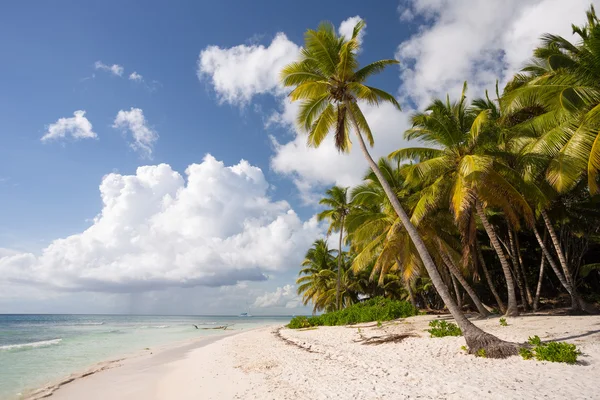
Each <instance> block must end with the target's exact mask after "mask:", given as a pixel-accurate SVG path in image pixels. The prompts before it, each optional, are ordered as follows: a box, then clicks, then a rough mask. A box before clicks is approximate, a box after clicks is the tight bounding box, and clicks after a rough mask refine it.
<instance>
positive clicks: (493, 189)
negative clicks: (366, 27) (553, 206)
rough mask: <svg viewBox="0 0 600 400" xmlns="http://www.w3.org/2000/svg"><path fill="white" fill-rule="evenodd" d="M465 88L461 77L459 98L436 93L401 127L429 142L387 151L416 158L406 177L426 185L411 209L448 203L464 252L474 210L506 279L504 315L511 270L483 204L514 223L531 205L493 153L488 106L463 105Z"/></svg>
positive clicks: (511, 295) (512, 298)
mask: <svg viewBox="0 0 600 400" xmlns="http://www.w3.org/2000/svg"><path fill="white" fill-rule="evenodd" d="M466 88H467V85H466V82H465V85H464V87H463V92H462V94H461V98H460V100H459V101H458V102H455V103H451V102H450V99H449V98H448V99H447V100H446V102H444V101H442V100H439V99H437V100H434V101H433V102H432V103H431V105H429V107H427V109H426V110H425V112H420V113H416V114H415V115H414V116H413V117H412V122H413V127H412V128H411V129H409V130H408V131H406V133H405V137H406V138H407V139H418V140H420V141H421V142H423V143H425V144H430V145H432V146H433V147H413V148H404V149H400V150H397V151H395V152H393V153H391V154H390V157H392V158H395V159H397V160H398V161H399V162H401V161H406V160H411V161H416V162H415V163H414V164H413V165H409V166H407V167H406V170H407V172H406V182H407V184H409V185H419V186H422V187H425V188H426V189H425V190H422V195H421V196H422V198H421V200H420V205H419V206H418V208H417V209H416V210H415V212H414V213H415V214H416V215H418V216H419V220H420V219H423V218H425V216H426V215H427V212H431V211H432V210H435V209H439V208H441V207H445V206H444V203H445V204H449V205H450V209H451V211H452V212H453V215H454V218H455V221H456V224H457V226H458V227H459V229H460V231H461V234H462V235H463V240H464V243H465V246H464V250H465V251H466V252H469V251H470V250H471V249H472V248H473V246H474V244H475V240H476V238H475V232H476V222H475V215H477V216H478V217H479V219H480V221H481V224H482V225H483V228H484V230H485V232H486V233H487V235H488V237H489V239H490V243H491V245H492V248H493V249H494V250H495V252H496V254H497V256H498V259H499V260H500V264H501V266H502V271H503V273H504V277H505V279H506V284H507V291H508V306H507V309H506V315H507V316H515V315H518V308H517V300H516V294H515V285H514V281H513V278H512V273H511V270H510V266H509V264H508V259H507V257H506V254H505V253H504V251H503V249H502V247H501V245H500V240H499V238H498V235H497V233H496V230H495V229H494V227H493V226H492V224H491V223H490V221H489V219H488V217H487V215H486V208H488V207H490V208H491V207H495V208H498V209H500V210H501V211H502V212H503V213H504V216H505V218H506V219H507V220H508V221H509V222H510V223H511V225H512V226H516V227H518V226H519V224H520V221H519V220H520V216H526V217H527V218H528V219H531V218H532V217H531V209H530V208H529V205H528V204H527V202H526V201H525V199H524V198H523V197H522V196H521V195H520V194H519V192H518V190H517V189H516V188H514V187H513V186H512V185H511V183H510V182H509V181H508V180H507V179H506V178H505V176H503V174H502V170H503V165H502V164H501V163H500V162H498V158H497V157H495V156H494V155H493V151H496V148H497V146H496V144H497V138H496V133H497V132H495V131H494V130H493V129H487V122H488V119H489V115H490V111H489V110H481V111H480V110H478V109H476V108H469V107H467V105H466ZM413 220H414V218H413ZM415 222H416V221H415Z"/></svg>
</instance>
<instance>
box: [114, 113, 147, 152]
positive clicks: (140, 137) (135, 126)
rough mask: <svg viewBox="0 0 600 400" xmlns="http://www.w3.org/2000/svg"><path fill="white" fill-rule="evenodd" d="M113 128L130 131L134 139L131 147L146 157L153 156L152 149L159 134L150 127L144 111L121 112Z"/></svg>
mask: <svg viewBox="0 0 600 400" xmlns="http://www.w3.org/2000/svg"><path fill="white" fill-rule="evenodd" d="M113 128H121V129H124V130H128V131H129V132H130V133H131V136H132V137H133V142H132V143H131V147H132V148H133V149H134V150H136V151H139V152H141V153H142V155H143V156H145V157H151V156H152V148H153V146H154V142H156V141H157V140H158V133H156V132H155V131H154V130H153V129H152V128H150V127H149V126H148V123H147V121H146V118H145V117H144V112H143V111H142V109H140V108H133V107H131V110H129V111H125V110H120V111H119V112H118V113H117V117H116V118H115V122H114V124H113Z"/></svg>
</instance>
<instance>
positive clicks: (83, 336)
mask: <svg viewBox="0 0 600 400" xmlns="http://www.w3.org/2000/svg"><path fill="white" fill-rule="evenodd" d="M289 320H290V317H247V318H240V317H237V316H233V317H232V316H149V315H50V314H44V315H33V314H23V315H17V314H12V315H11V314H7V315H0V399H19V398H20V397H21V395H22V393H24V392H25V391H26V390H30V389H35V388H38V387H41V386H44V385H45V384H47V383H49V382H52V381H55V380H57V379H60V378H62V377H65V376H68V375H70V374H72V373H74V372H77V371H80V370H83V369H86V368H88V367H91V366H93V365H94V364H96V363H98V362H101V361H106V360H110V359H114V358H117V357H121V356H124V355H128V354H135V353H139V352H141V351H144V350H145V349H146V348H150V349H151V348H152V347H153V346H159V345H165V344H169V343H176V342H180V341H181V342H183V341H186V340H190V339H193V338H197V337H201V336H208V335H219V334H222V333H223V331H222V330H211V329H196V328H195V327H194V326H193V325H197V326H198V328H211V327H215V326H221V325H231V326H230V327H229V328H228V329H227V330H228V331H229V330H230V329H232V330H245V329H251V328H255V327H259V326H264V325H269V324H276V323H287V322H289Z"/></svg>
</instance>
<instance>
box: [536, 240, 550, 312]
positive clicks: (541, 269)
mask: <svg viewBox="0 0 600 400" xmlns="http://www.w3.org/2000/svg"><path fill="white" fill-rule="evenodd" d="M546 234H547V232H546V231H545V232H544V240H543V241H542V243H544V244H546ZM545 267H546V256H545V255H544V252H543V251H542V262H541V264H540V276H539V278H538V283H537V288H536V289H535V298H534V299H533V311H537V310H538V306H539V304H540V294H541V293H542V281H543V280H544V269H545Z"/></svg>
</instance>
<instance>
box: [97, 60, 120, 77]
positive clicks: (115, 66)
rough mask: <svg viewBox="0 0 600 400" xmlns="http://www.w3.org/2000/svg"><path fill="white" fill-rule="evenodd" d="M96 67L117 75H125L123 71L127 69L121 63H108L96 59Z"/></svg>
mask: <svg viewBox="0 0 600 400" xmlns="http://www.w3.org/2000/svg"><path fill="white" fill-rule="evenodd" d="M94 67H95V68H96V69H100V70H102V71H107V72H110V73H111V74H113V75H115V76H123V72H124V71H125V69H124V68H123V67H122V66H121V65H119V64H113V65H106V64H104V63H103V62H102V61H96V63H95V64H94Z"/></svg>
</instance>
